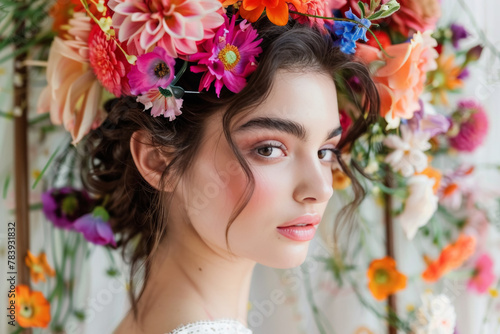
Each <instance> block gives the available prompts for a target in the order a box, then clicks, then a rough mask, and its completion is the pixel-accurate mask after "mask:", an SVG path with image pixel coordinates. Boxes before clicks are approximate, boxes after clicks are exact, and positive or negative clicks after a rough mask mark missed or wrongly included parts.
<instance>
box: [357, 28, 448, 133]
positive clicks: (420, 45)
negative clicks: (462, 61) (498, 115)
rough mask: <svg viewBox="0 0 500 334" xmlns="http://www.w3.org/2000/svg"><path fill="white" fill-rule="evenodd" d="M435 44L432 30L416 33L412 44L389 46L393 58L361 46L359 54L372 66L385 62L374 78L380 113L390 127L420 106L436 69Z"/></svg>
mask: <svg viewBox="0 0 500 334" xmlns="http://www.w3.org/2000/svg"><path fill="white" fill-rule="evenodd" d="M435 45H437V42H436V40H435V39H434V38H432V37H431V35H430V31H426V32H424V33H420V32H417V33H416V34H415V35H413V38H412V40H411V41H410V43H401V44H395V45H389V46H388V47H386V48H385V50H386V52H387V54H389V56H390V57H387V56H386V55H384V54H383V53H382V52H381V51H380V50H379V49H378V48H374V47H372V46H369V45H363V44H359V45H358V48H357V51H356V55H357V56H359V57H360V58H361V59H363V60H364V61H365V62H367V63H372V65H377V64H381V65H382V66H380V65H378V69H377V70H376V71H375V73H374V79H375V82H376V85H377V89H378V92H379V95H380V113H381V116H382V117H385V119H386V121H387V123H388V127H387V128H388V129H394V128H397V127H398V126H399V121H400V119H401V118H404V119H410V118H412V117H413V114H414V113H415V112H416V111H417V110H419V109H420V104H419V98H420V96H421V95H422V93H423V91H424V84H425V81H426V76H427V72H429V71H431V70H434V69H436V68H437V64H436V61H435V58H437V56H438V54H437V52H436V50H435V49H434V46H435Z"/></svg>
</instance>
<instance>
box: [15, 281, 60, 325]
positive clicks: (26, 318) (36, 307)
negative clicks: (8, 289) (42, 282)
mask: <svg viewBox="0 0 500 334" xmlns="http://www.w3.org/2000/svg"><path fill="white" fill-rule="evenodd" d="M10 304H15V306H16V320H17V322H18V323H19V325H20V326H21V327H24V328H28V327H43V328H45V327H47V326H48V324H49V322H50V304H49V302H48V301H47V299H45V297H44V296H43V294H42V293H41V292H40V291H30V288H29V287H28V286H27V285H18V286H16V290H15V296H13V297H11V298H10Z"/></svg>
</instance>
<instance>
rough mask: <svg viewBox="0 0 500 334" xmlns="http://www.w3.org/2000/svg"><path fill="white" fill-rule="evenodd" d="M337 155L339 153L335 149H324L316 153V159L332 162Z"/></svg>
mask: <svg viewBox="0 0 500 334" xmlns="http://www.w3.org/2000/svg"><path fill="white" fill-rule="evenodd" d="M338 154H339V151H338V150H337V149H335V148H325V149H322V150H319V151H318V157H319V158H320V159H324V160H326V161H329V162H331V161H334V160H335V158H336V157H338ZM325 157H326V158H325Z"/></svg>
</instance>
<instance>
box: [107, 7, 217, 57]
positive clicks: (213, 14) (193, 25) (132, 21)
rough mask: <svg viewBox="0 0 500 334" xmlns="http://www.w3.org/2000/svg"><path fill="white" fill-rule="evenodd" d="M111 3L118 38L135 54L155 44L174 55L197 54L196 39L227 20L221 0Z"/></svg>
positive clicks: (143, 51) (200, 39) (199, 39)
mask: <svg viewBox="0 0 500 334" xmlns="http://www.w3.org/2000/svg"><path fill="white" fill-rule="evenodd" d="M108 6H109V7H110V8H111V9H112V10H113V11H114V12H115V13H114V15H113V28H115V29H117V30H118V39H119V40H120V41H121V42H125V41H127V46H128V47H129V51H130V52H132V53H133V54H136V55H141V54H143V53H145V52H147V51H148V49H149V48H151V47H152V46H154V45H157V46H161V47H162V48H164V49H165V50H167V53H168V55H169V56H171V57H173V58H177V57H178V54H180V55H190V54H193V53H196V51H197V47H196V44H197V42H200V41H202V40H205V39H207V38H212V37H213V35H214V29H216V28H218V27H220V25H221V24H223V23H224V19H223V18H222V15H221V13H222V5H221V3H220V2H219V1H218V0H175V1H174V0H110V1H109V3H108Z"/></svg>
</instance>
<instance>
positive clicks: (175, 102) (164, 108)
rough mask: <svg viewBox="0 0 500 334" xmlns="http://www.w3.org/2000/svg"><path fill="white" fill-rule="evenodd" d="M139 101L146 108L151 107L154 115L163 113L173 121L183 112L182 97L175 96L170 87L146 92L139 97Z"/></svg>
mask: <svg viewBox="0 0 500 334" xmlns="http://www.w3.org/2000/svg"><path fill="white" fill-rule="evenodd" d="M137 102H140V103H142V104H144V107H145V108H144V110H147V109H150V108H151V115H152V116H154V117H157V116H160V115H163V116H165V117H169V120H170V121H173V120H174V119H175V117H176V116H179V115H180V114H182V112H181V108H182V102H183V100H182V99H178V98H176V97H175V96H174V93H173V92H172V89H171V88H170V87H167V88H162V87H158V88H157V89H151V90H150V91H148V92H147V93H146V94H143V95H141V96H138V97H137Z"/></svg>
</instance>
